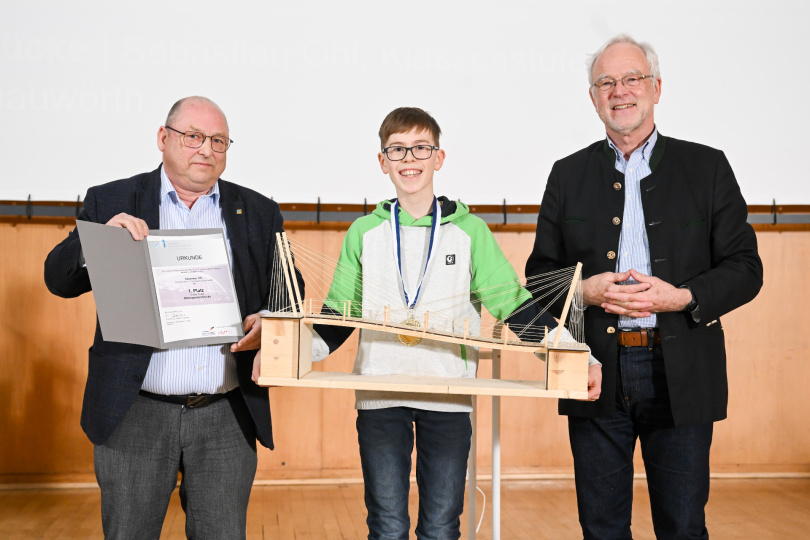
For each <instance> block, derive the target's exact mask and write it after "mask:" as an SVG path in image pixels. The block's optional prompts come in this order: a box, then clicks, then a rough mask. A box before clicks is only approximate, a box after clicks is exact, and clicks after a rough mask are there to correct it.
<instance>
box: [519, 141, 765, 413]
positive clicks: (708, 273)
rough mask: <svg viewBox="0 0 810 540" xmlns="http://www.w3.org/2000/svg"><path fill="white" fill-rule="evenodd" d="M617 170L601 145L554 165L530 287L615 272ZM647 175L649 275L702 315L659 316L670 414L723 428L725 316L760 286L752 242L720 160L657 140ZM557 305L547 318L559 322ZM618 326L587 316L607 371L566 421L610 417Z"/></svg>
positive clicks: (606, 316) (563, 406)
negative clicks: (687, 294)
mask: <svg viewBox="0 0 810 540" xmlns="http://www.w3.org/2000/svg"><path fill="white" fill-rule="evenodd" d="M615 161H616V154H615V152H614V151H613V150H612V149H611V148H610V147H609V145H608V143H607V140H606V139H605V140H602V141H599V142H597V143H594V144H592V145H590V146H588V147H587V148H584V149H583V150H580V151H579V152H576V153H575V154H572V155H571V156H568V157H566V158H564V159H561V160H560V161H558V162H557V163H555V164H554V167H553V168H552V170H551V175H550V176H549V180H548V184H547V185H546V191H545V194H544V195H543V201H542V204H541V206H540V213H539V216H538V220H537V235H536V237H535V243H534V249H533V251H532V254H531V256H530V257H529V260H528V262H527V263H526V276H534V275H539V274H542V273H544V272H548V271H552V270H557V269H560V268H565V267H568V266H573V265H575V264H576V263H577V262H582V263H583V275H582V277H583V279H586V278H589V277H591V276H593V275H595V274H600V273H602V272H615V271H616V260H615V258H614V257H615V253H616V252H618V248H619V235H620V233H621V226H620V223H621V219H622V218H623V212H624V175H623V174H622V173H620V172H619V171H617V170H616V168H615ZM650 168H651V169H652V173H651V174H650V175H649V176H647V177H646V178H644V179H643V180H642V181H641V199H642V205H643V208H644V225H645V228H646V230H647V237H648V239H649V249H650V263H651V267H652V274H653V275H654V276H656V277H658V278H660V279H662V280H664V281H666V282H668V283H670V284H672V285H675V286H676V287H677V286H681V285H687V286H689V288H690V289H691V290H692V292H693V293H694V295H695V298H696V299H697V300H698V303H699V306H700V324H696V323H695V322H694V321H693V320H692V318H691V316H690V315H688V314H686V313H659V314H658V327H659V332H660V335H661V347H662V350H663V355H664V364H665V366H664V367H665V371H666V379H667V386H668V390H669V395H670V405H671V407H672V415H673V418H674V420H675V423H676V424H678V425H686V424H698V423H706V422H712V421H716V420H721V419H723V418H725V417H726V412H727V405H728V382H727V376H726V353H725V342H724V336H723V326H722V324H721V322H720V317H721V316H722V315H724V314H726V313H728V312H729V311H731V310H733V309H735V308H737V307H739V306H741V305H743V304H745V303H746V302H749V301H750V300H752V299H753V298H754V297H755V296H756V295H757V293H758V292H759V290H760V288H761V287H762V262H761V261H760V258H759V255H758V253H757V240H756V235H755V234H754V230H753V228H752V227H751V226H750V225H749V224H748V223H747V222H746V218H747V216H748V207H747V205H746V203H745V200H744V199H743V197H742V194H741V193H740V188H739V186H738V185H737V181H736V179H735V177H734V173H733V172H732V170H731V166H730V165H729V163H728V160H727V159H726V157H725V155H724V154H723V152H721V151H719V150H715V149H713V148H709V147H707V146H703V145H699V144H695V143H691V142H686V141H681V140H678V139H673V138H670V137H664V136H662V135H661V134H660V133H659V136H658V141H657V143H656V145H655V148H654V149H653V154H652V157H651V159H650ZM614 218H619V219H614ZM611 252H612V253H613V254H614V257H611V256H610V253H611ZM561 304H562V300H560V301H558V303H557V304H556V305H555V306H553V307H552V312H556V313H557V314H559V312H560V311H561ZM709 323H711V324H709ZM617 327H618V316H617V315H612V314H610V313H606V312H605V310H604V309H602V308H600V307H599V306H591V307H589V308H588V309H586V310H585V339H586V342H587V343H588V345H590V347H591V351H592V353H593V355H594V356H595V357H596V358H597V359H598V360H599V361H600V362H602V377H603V379H602V393H601V397H600V399H599V400H597V401H596V402H582V401H572V400H561V401H560V407H559V408H560V412H561V413H562V414H568V415H574V416H581V417H594V416H599V417H610V416H612V415H613V413H614V405H615V403H614V398H615V392H616V370H617V362H618V356H619V355H618V345H617V337H616V329H617Z"/></svg>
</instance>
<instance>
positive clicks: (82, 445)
mask: <svg viewBox="0 0 810 540" xmlns="http://www.w3.org/2000/svg"><path fill="white" fill-rule="evenodd" d="M68 230H69V228H68V227H65V226H60V225H49V224H16V225H14V224H8V223H0V254H2V259H0V350H2V354H0V396H2V400H1V401H0V483H9V482H25V483H29V482H53V481H92V479H93V456H92V454H93V448H92V445H91V443H90V442H89V441H88V440H87V438H86V437H85V435H84V434H83V433H82V431H81V428H80V426H79V416H80V411H81V403H82V393H83V390H84V382H85V378H86V375H87V349H88V347H89V346H90V344H91V342H92V335H93V328H94V325H95V310H94V304H93V298H92V295H85V296H83V297H81V298H77V299H72V300H64V299H60V298H57V297H55V296H52V295H51V294H50V293H49V292H48V291H47V289H46V288H45V285H44V283H43V278H42V273H43V262H44V260H45V256H46V255H47V253H48V252H49V251H50V249H51V248H52V247H53V246H54V245H56V244H57V243H58V242H59V241H61V239H62V238H64V236H65V235H66V234H67V233H68ZM290 235H291V237H293V238H294V239H296V240H298V241H300V242H303V243H305V244H307V245H309V246H311V247H313V248H316V249H319V250H320V251H322V252H323V253H325V254H327V255H330V256H333V257H336V256H337V254H338V252H339V249H340V244H341V242H342V237H343V232H342V231H340V230H311V229H309V230H304V229H301V230H292V231H290ZM496 237H497V239H498V242H499V243H500V245H501V247H502V248H503V250H504V252H505V253H506V255H507V257H508V258H509V259H510V260H511V261H512V262H513V264H514V265H515V266H516V268H517V270H518V272H519V273H522V270H523V265H524V262H525V260H526V258H527V257H528V254H529V252H530V250H531V246H532V243H533V241H534V234H533V233H521V232H499V233H496ZM758 239H759V245H760V254H761V256H762V259H763V261H764V264H765V286H764V288H763V290H762V292H761V293H760V295H759V296H758V297H757V298H756V299H755V300H754V301H753V302H752V303H751V304H749V305H747V306H744V307H743V308H741V309H739V310H737V311H736V312H734V313H732V314H730V315H728V316H727V317H725V318H724V327H725V329H726V342H727V345H728V356H729V358H728V366H729V379H730V403H729V419H728V420H726V421H724V422H720V423H718V424H717V425H716V428H715V438H714V445H713V448H712V466H713V470H714V471H721V472H723V471H724V472H734V471H741V472H753V471H756V472H785V471H788V472H796V471H802V472H808V471H810V430H808V429H807V428H808V420H807V411H808V410H810V393H808V392H806V390H805V388H806V381H807V380H810V362H808V361H807V358H806V356H807V354H808V351H810V324H808V317H807V315H806V314H805V312H804V306H807V305H808V304H810V287H808V286H807V285H806V279H805V278H804V277H803V276H802V272H803V271H804V270H805V269H807V268H808V267H810V232H808V231H802V232H759V233H758ZM355 343H356V342H355V341H354V340H352V341H350V342H349V343H347V344H346V345H344V347H343V350H341V351H339V352H338V353H337V354H335V355H333V357H330V358H328V359H327V360H325V361H324V362H323V363H322V365H320V366H317V367H316V369H324V370H327V371H349V370H350V369H351V366H352V363H353V358H354V352H355ZM541 369H542V364H540V363H539V362H536V361H533V357H523V356H519V355H518V353H512V354H505V355H504V359H503V376H504V377H508V378H528V377H534V378H540V377H541V375H540V373H541V371H540V370H541ZM480 370H481V375H482V376H489V375H490V370H491V364H490V362H488V361H486V360H484V361H482V362H481V367H480ZM270 395H271V398H270V399H271V407H272V411H273V420H274V428H275V439H276V445H277V449H276V450H275V451H273V452H270V451H267V450H266V449H264V448H262V449H261V450H260V457H259V470H258V473H257V479H290V478H296V479H297V478H347V477H351V478H359V477H360V476H361V473H360V467H359V458H358V455H357V442H356V440H357V439H356V432H355V428H354V422H355V417H356V414H355V412H354V409H353V405H354V396H353V392H351V391H345V390H318V389H289V388H274V389H271V391H270ZM490 403H491V399H490V398H478V406H479V409H478V411H479V416H478V423H477V429H478V440H479V442H478V456H479V470H480V473H482V474H486V473H488V472H489V462H490V432H491V428H490V426H491V414H490V410H491V409H490ZM501 426H502V427H501V429H502V463H503V465H502V471H503V473H504V474H537V473H546V472H565V473H570V472H571V471H572V463H571V457H570V450H569V446H568V440H567V429H566V421H565V419H564V418H562V417H559V416H558V415H557V412H556V400H548V399H531V398H504V399H502V420H501Z"/></svg>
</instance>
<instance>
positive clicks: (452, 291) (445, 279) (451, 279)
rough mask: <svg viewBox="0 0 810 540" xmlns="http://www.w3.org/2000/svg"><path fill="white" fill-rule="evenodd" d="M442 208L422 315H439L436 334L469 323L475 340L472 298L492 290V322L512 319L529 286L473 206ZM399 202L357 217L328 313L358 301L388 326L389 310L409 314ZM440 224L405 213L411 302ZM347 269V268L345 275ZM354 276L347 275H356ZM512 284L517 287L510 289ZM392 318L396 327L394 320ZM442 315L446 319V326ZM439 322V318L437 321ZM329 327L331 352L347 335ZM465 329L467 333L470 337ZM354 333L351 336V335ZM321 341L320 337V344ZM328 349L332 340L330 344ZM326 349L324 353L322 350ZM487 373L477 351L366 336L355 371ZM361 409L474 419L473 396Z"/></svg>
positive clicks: (424, 397)
mask: <svg viewBox="0 0 810 540" xmlns="http://www.w3.org/2000/svg"><path fill="white" fill-rule="evenodd" d="M439 201H440V203H441V205H442V212H441V214H442V216H441V222H440V224H441V225H440V227H441V232H440V234H439V241H438V244H437V245H435V246H434V248H433V249H434V250H435V253H434V255H433V257H432V262H431V264H430V268H428V270H427V274H426V275H425V278H424V281H423V283H422V288H421V291H420V293H419V297H418V303H417V305H416V306H415V308H414V310H413V314H414V317H415V319H416V320H417V321H419V322H420V323H422V322H423V320H424V314H425V311H430V312H431V314H433V313H436V315H435V318H434V317H431V318H430V325H431V328H433V327H434V325H435V324H437V323H439V324H442V325H444V326H447V330H451V328H450V327H453V328H454V329H455V331H457V332H458V331H460V330H461V329H463V328H464V321H465V319H467V318H469V332H470V334H471V335H477V334H478V333H479V332H480V330H479V329H480V322H481V318H480V314H479V311H478V309H476V305H475V304H472V303H471V302H470V300H471V298H474V293H471V291H478V290H488V292H487V298H484V299H483V300H482V303H483V304H484V306H485V307H486V308H487V310H488V311H490V313H492V315H494V316H495V317H497V318H498V319H505V318H506V317H507V316H509V315H510V314H511V313H512V311H514V310H515V309H516V308H517V307H519V306H520V305H521V304H523V303H524V302H525V301H526V300H528V299H530V298H531V294H530V293H529V292H528V291H526V290H525V289H523V288H518V287H514V284H515V283H516V281H517V279H518V277H517V274H516V273H515V270H514V268H512V265H511V264H510V263H509V261H507V259H506V257H505V256H504V254H503V252H502V251H501V249H500V247H499V246H498V244H497V243H496V241H495V238H494V237H493V236H492V233H491V232H490V230H489V227H488V226H487V224H486V223H485V222H484V221H483V220H482V219H480V218H478V217H476V216H473V215H472V214H470V213H469V208H468V207H467V205H465V204H464V203H462V202H460V201H455V202H454V201H450V200H449V199H447V198H446V197H440V198H439ZM393 202H394V201H393V200H392V201H382V202H381V203H379V204H378V205H377V207H376V208H375V209H374V211H373V212H372V213H371V214H369V215H367V216H364V217H361V218H359V219H357V220H356V221H355V222H354V223H353V224H352V225H351V227H350V228H349V230H348V232H347V233H346V237H345V239H344V241H343V248H342V250H341V253H340V258H339V264H338V268H339V270H337V271H336V272H335V277H334V279H333V282H332V286H331V288H330V291H329V295H328V298H327V300H326V304H327V306H329V307H331V308H333V309H334V310H335V311H337V312H342V311H343V310H344V309H345V307H344V306H346V305H347V303H346V301H351V304H349V305H351V306H352V309H351V311H352V314H353V315H354V316H358V315H359V314H360V307H359V306H360V305H362V314H363V317H364V318H372V319H376V320H382V319H383V314H382V309H383V306H386V305H390V306H391V310H392V312H394V313H396V311H395V310H397V309H405V308H407V303H406V301H405V296H404V295H403V292H402V285H401V284H400V279H399V272H398V269H397V259H396V257H395V255H394V253H395V252H394V243H395V241H394V240H393V236H392V224H391V206H392V203H393ZM432 219H433V216H432V214H431V215H427V216H424V217H422V218H420V219H418V220H414V219H413V218H412V217H411V216H410V215H409V214H408V213H407V212H406V211H405V210H403V209H402V208H401V207H399V220H400V238H401V239H400V245H401V255H402V279H403V280H404V281H405V284H406V286H407V290H408V294H409V295H410V296H411V298H412V297H413V295H414V294H415V293H416V289H417V286H418V283H419V278H420V277H421V274H422V271H423V269H424V267H425V261H426V260H427V256H428V245H429V242H430V229H431V224H432ZM340 269H343V270H340ZM347 270H348V271H347ZM506 284H508V285H506ZM498 285H506V286H505V287H504V289H503V290H504V291H508V292H503V293H502V294H499V295H496V296H495V297H494V298H493V297H492V289H491V287H493V286H498ZM399 313H400V315H392V317H391V322H392V323H399V322H402V321H399V320H394V318H395V317H398V318H402V319H403V320H404V318H405V317H404V316H402V315H401V313H403V312H399ZM439 314H441V316H442V318H441V321H439V320H438V319H439ZM429 316H430V314H429ZM329 328H335V327H321V328H318V327H316V332H317V333H318V334H322V335H323V339H324V340H325V342H326V345H328V347H329V350H330V351H334V350H335V349H337V347H338V346H340V344H341V343H342V342H343V341H344V340H345V339H346V338H347V337H348V335H349V334H348V333H346V334H344V335H342V336H341V337H340V339H335V334H334V333H332V332H331V331H330V330H329ZM461 331H463V330H461ZM349 333H350V332H349ZM316 340H317V338H316ZM320 346H321V347H323V342H321V345H320ZM317 347H318V345H316V349H317ZM477 368H478V350H477V348H473V347H464V346H462V345H459V344H455V343H444V342H440V341H435V340H430V339H423V340H422V341H421V342H420V343H418V344H417V345H415V346H412V347H408V346H405V345H404V344H402V343H401V342H400V341H399V339H398V338H397V336H396V335H395V334H391V333H387V332H378V331H373V330H361V331H360V341H359V346H358V350H357V358H356V359H355V363H354V373H358V374H362V375H417V376H433V377H467V378H474V377H475V374H476V370H477ZM355 407H356V408H357V409H381V408H387V407H413V408H417V409H425V410H431V411H446V412H469V411H471V410H472V402H471V399H470V397H469V396H460V395H444V394H419V393H405V392H382V391H366V390H357V391H356V403H355Z"/></svg>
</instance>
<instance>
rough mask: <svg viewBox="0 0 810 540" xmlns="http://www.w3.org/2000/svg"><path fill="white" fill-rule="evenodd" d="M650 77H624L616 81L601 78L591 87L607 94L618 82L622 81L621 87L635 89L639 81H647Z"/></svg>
mask: <svg viewBox="0 0 810 540" xmlns="http://www.w3.org/2000/svg"><path fill="white" fill-rule="evenodd" d="M651 77H652V75H625V76H624V77H622V78H621V79H618V80H617V79H611V78H610V77H602V78H601V79H599V80H598V81H596V82H595V83H593V86H594V87H595V88H598V89H599V90H600V91H602V92H608V91H610V90H611V89H612V88H613V87H614V86H616V85H617V84H618V83H619V81H622V85H623V86H624V87H625V88H635V87H636V86H638V85H639V84H641V81H643V80H644V79H649V78H651Z"/></svg>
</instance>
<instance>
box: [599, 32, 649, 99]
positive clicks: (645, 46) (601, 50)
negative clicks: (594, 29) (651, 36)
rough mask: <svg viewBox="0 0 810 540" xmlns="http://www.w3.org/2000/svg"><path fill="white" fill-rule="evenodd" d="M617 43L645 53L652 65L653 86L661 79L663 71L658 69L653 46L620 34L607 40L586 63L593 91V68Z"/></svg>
mask: <svg viewBox="0 0 810 540" xmlns="http://www.w3.org/2000/svg"><path fill="white" fill-rule="evenodd" d="M617 43H629V44H631V45H635V46H636V47H638V48H639V49H641V50H642V51H643V52H644V56H645V57H646V58H647V63H648V64H649V65H650V73H649V74H650V75H652V76H653V80H652V81H651V83H652V84H653V85H654V84H655V81H656V80H657V79H660V78H661V69H660V68H659V67H658V54H657V53H656V52H655V49H653V47H652V45H650V44H649V43H646V42H644V41H636V40H635V39H633V38H632V37H630V36H628V35H627V34H619V35H618V36H614V37H612V38H610V39H609V40H607V41H606V42H605V44H604V45H602V46H601V47H600V48H599V50H598V51H596V52H595V53H593V54H592V55H590V56H589V57H588V59H587V60H586V61H585V65H586V66H587V68H588V83H589V84H590V85H591V91H593V89H594V88H593V66H595V65H596V62H597V61H599V58H600V57H601V56H602V54H604V52H605V51H606V50H607V48H608V47H610V46H611V45H616V44H617ZM644 75H646V73H645V74H644Z"/></svg>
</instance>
